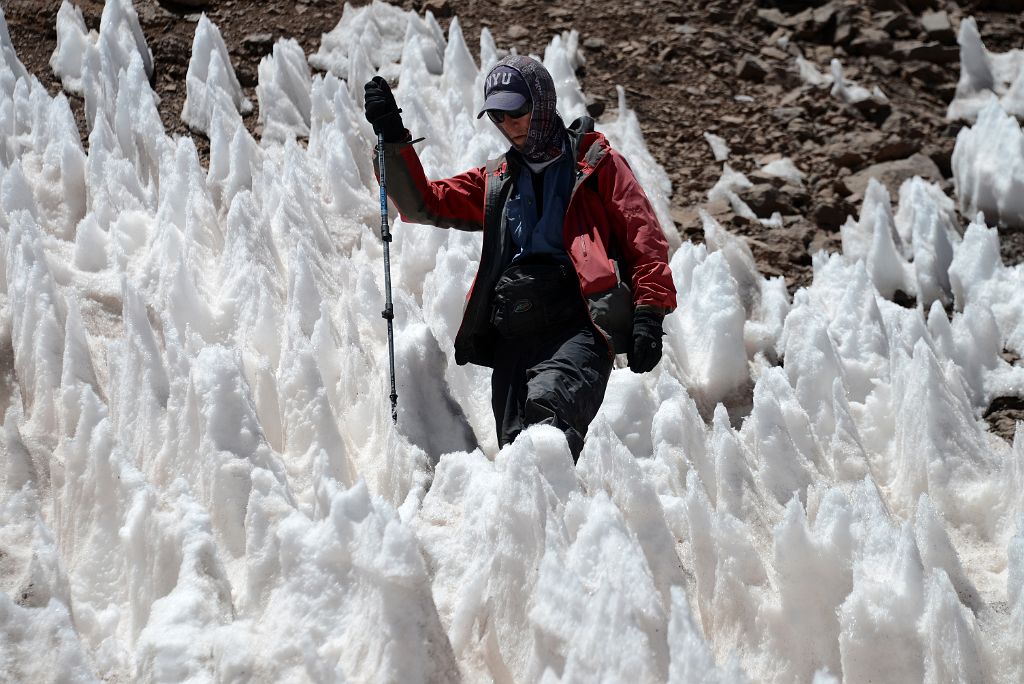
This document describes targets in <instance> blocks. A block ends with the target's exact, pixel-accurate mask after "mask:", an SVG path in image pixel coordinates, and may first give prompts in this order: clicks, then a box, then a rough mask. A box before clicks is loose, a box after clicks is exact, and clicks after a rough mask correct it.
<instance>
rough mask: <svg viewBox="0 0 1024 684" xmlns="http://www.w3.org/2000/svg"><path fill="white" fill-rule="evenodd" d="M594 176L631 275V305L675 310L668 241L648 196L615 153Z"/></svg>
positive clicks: (640, 308)
mask: <svg viewBox="0 0 1024 684" xmlns="http://www.w3.org/2000/svg"><path fill="white" fill-rule="evenodd" d="M595 173H597V174H598V191H599V193H600V195H601V198H602V199H603V201H604V204H605V210H606V213H607V215H608V219H609V223H610V226H609V228H610V230H611V231H612V234H613V239H614V240H615V241H616V243H617V244H618V246H619V248H620V249H621V251H622V254H623V257H624V258H625V260H626V263H627V264H628V266H629V269H630V272H631V274H632V282H631V285H632V292H633V303H634V305H635V306H636V308H637V310H638V311H640V310H644V309H648V310H653V311H657V312H658V313H661V314H662V315H664V314H667V313H669V312H671V311H672V310H673V309H675V307H676V289H675V285H674V284H673V282H672V271H671V270H670V269H669V265H668V241H667V240H666V239H665V234H664V233H663V232H662V230H661V224H660V223H659V222H658V217H657V216H656V215H655V213H654V207H653V206H651V201H650V200H649V199H648V198H647V193H645V192H644V190H643V188H642V187H640V183H639V181H637V179H636V176H635V175H634V174H633V170H632V169H631V168H630V167H629V163H628V162H626V159H625V158H624V157H623V156H622V155H621V154H619V153H618V152H616V151H614V150H609V151H608V158H607V159H606V160H605V162H604V163H603V164H601V165H599V167H598V169H597V171H596V172H595Z"/></svg>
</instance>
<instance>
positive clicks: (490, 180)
mask: <svg viewBox="0 0 1024 684" xmlns="http://www.w3.org/2000/svg"><path fill="white" fill-rule="evenodd" d="M503 167H504V171H503V172H502V168H503ZM484 176H485V177H486V179H487V183H486V187H487V193H486V195H485V196H484V224H485V225H486V224H487V223H492V222H495V220H496V219H497V221H499V222H500V214H499V213H495V212H496V211H497V210H498V209H500V208H501V206H502V205H503V204H504V201H503V199H502V197H501V195H502V191H503V190H504V189H505V186H506V185H508V183H507V182H506V181H507V179H508V160H507V159H506V158H505V155H504V154H503V155H501V156H499V157H495V158H494V159H488V160H487V164H486V165H485V166H484Z"/></svg>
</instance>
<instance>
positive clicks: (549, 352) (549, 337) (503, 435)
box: [491, 301, 612, 462]
mask: <svg viewBox="0 0 1024 684" xmlns="http://www.w3.org/2000/svg"><path fill="white" fill-rule="evenodd" d="M580 307H583V302H582V301H580ZM565 322H566V323H568V324H569V325H567V326H565V327H561V328H554V329H552V330H550V331H548V332H545V333H542V334H539V335H534V336H524V337H516V338H506V339H503V340H501V341H500V342H499V345H498V350H497V351H498V353H497V362H496V363H495V365H494V373H493V374H492V375H491V408H492V409H493V410H494V423H495V426H496V427H497V430H498V443H499V444H501V445H502V446H504V445H506V444H509V443H511V442H512V440H514V439H515V438H516V435H518V434H519V433H520V432H522V431H523V430H524V429H525V428H526V427H527V426H528V425H537V424H545V425H553V426H555V427H557V428H558V429H559V430H561V431H562V432H564V433H565V438H566V440H567V441H568V442H569V449H570V451H572V458H573V461H574V462H575V461H576V460H577V459H578V458H579V456H580V452H581V451H583V438H584V436H585V435H586V434H587V427H588V426H589V425H590V421H592V420H593V419H594V416H595V415H597V410H598V409H599V408H600V407H601V402H602V401H603V400H604V391H605V388H606V387H607V385H608V376H609V375H611V372H612V360H611V359H610V358H609V355H608V346H607V344H606V343H605V342H604V340H603V339H600V338H599V337H598V333H597V332H596V331H595V330H594V329H593V327H592V326H591V324H590V322H589V318H588V317H586V314H585V312H584V313H583V315H582V316H576V317H573V319H571V320H567V321H565Z"/></svg>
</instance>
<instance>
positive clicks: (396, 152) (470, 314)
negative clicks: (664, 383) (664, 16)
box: [375, 124, 676, 366]
mask: <svg viewBox="0 0 1024 684" xmlns="http://www.w3.org/2000/svg"><path fill="white" fill-rule="evenodd" d="M574 126H575V124H574ZM573 132H574V130H573V128H570V133H573ZM574 147H575V148H576V149H577V155H576V158H577V173H576V183H575V186H574V188H573V192H572V196H571V198H570V200H569V203H568V206H567V208H566V212H565V221H564V224H563V229H562V238H563V243H564V245H565V248H566V251H567V252H568V253H569V257H570V259H571V260H572V263H573V265H574V266H575V268H576V274H577V276H578V277H579V282H580V291H581V293H582V295H583V296H584V297H585V298H586V299H587V300H588V302H591V311H592V316H593V310H594V306H593V302H594V301H595V300H596V299H599V298H600V297H601V296H602V295H604V294H606V293H610V292H611V291H612V290H614V289H615V288H616V285H617V284H618V277H617V276H616V271H615V266H614V264H613V262H612V259H611V257H609V247H610V246H611V249H612V250H613V251H614V250H615V248H616V246H617V251H618V252H619V253H620V254H621V258H622V262H624V264H625V266H626V269H625V273H623V277H625V275H626V273H628V274H629V283H628V284H629V286H630V289H631V291H632V300H633V304H634V306H645V307H651V308H654V309H657V310H660V311H662V312H663V313H668V312H669V311H671V310H673V309H674V308H675V306H676V294H675V286H674V285H673V283H672V272H671V271H670V270H669V266H668V243H667V241H666V240H665V236H664V234H663V233H662V231H661V226H660V224H659V223H658V219H657V217H656V216H655V214H654V209H653V207H652V206H651V203H650V201H649V200H648V199H647V195H646V194H645V193H644V191H643V188H641V187H640V184H639V182H638V181H637V179H636V176H634V175H633V171H632V169H630V167H629V164H628V163H627V162H626V160H625V158H623V157H622V155H620V154H619V153H618V152H616V151H615V150H613V149H612V148H611V146H610V145H609V144H608V140H607V139H606V138H605V137H604V135H602V134H601V133H596V132H590V133H583V134H582V135H577V136H576V144H575V145H574ZM385 155H386V156H385V159H386V161H385V164H386V171H387V175H386V183H387V191H388V196H389V197H391V199H392V201H394V203H395V205H396V206H397V207H398V210H399V212H400V213H401V215H402V218H403V220H405V221H407V222H410V223H426V224H432V225H436V226H440V227H444V228H459V229H462V230H483V232H484V240H483V242H484V244H483V248H482V251H481V255H480V269H479V271H478V272H477V276H476V278H475V280H474V283H473V287H472V288H471V289H470V292H469V294H468V295H467V301H466V308H465V311H464V315H463V321H462V325H461V326H460V328H459V333H458V335H457V336H456V339H455V360H456V362H457V363H459V364H460V365H461V364H464V363H467V362H468V363H477V364H480V365H484V366H493V346H494V345H493V335H494V331H493V330H492V329H491V327H490V325H489V324H490V308H491V295H492V290H493V288H494V284H495V283H496V282H497V279H498V277H499V276H500V275H501V271H502V270H503V269H504V267H505V266H507V265H508V262H509V261H510V260H511V255H512V254H513V253H514V252H513V251H511V250H512V249H513V248H512V247H511V239H510V238H509V236H508V235H507V234H506V233H507V231H505V230H504V226H503V221H502V218H503V216H504V205H505V202H506V201H507V199H508V196H509V194H510V190H511V186H512V182H511V181H512V179H513V178H514V176H515V174H514V173H512V172H511V171H510V169H509V166H510V162H509V159H508V158H507V157H502V158H500V159H499V160H497V161H494V162H489V163H488V165H487V166H484V167H478V168H474V169H470V170H469V171H466V172H465V173H461V174H459V175H457V176H452V177H451V178H446V179H444V180H438V181H429V180H427V177H426V175H425V174H424V172H423V166H422V165H421V164H420V160H419V157H418V156H417V155H416V151H415V150H414V149H413V146H412V144H411V143H406V142H403V143H385ZM375 163H376V162H375ZM513 163H514V162H513ZM598 329H599V330H600V331H601V332H602V333H605V338H606V339H607V336H608V333H607V331H605V330H603V329H601V328H600V327H599V328H598ZM609 348H611V345H610V344H609Z"/></svg>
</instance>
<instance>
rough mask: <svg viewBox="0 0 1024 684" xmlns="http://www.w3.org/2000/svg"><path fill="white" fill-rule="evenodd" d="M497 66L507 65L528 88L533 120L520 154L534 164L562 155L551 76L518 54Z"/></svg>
mask: <svg viewBox="0 0 1024 684" xmlns="http://www.w3.org/2000/svg"><path fill="white" fill-rule="evenodd" d="M499 66H509V67H512V68H513V69H515V70H516V71H518V72H519V73H520V74H521V75H522V77H523V80H525V81H526V85H527V86H528V87H529V88H530V97H531V99H532V100H533V118H532V119H531V120H530V130H529V132H528V133H527V134H526V144H525V145H523V149H522V150H520V151H519V152H520V154H522V155H523V156H524V157H525V158H526V160H527V161H530V162H533V163H534V164H539V163H542V162H546V161H550V160H551V159H554V158H555V157H557V156H558V155H560V154H561V153H562V142H563V140H564V139H565V135H566V134H565V124H564V123H563V122H562V117H560V116H559V115H558V112H557V111H556V109H555V105H556V104H557V100H558V98H557V97H556V95H555V82H554V81H553V80H552V78H551V74H550V73H548V70H547V69H545V68H544V65H543V64H541V63H540V62H538V61H537V60H535V59H531V58H529V57H523V56H521V55H509V56H508V57H505V58H504V59H502V60H501V61H499V62H498V63H497V64H495V65H494V67H493V68H497V67H499ZM499 130H500V127H499Z"/></svg>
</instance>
